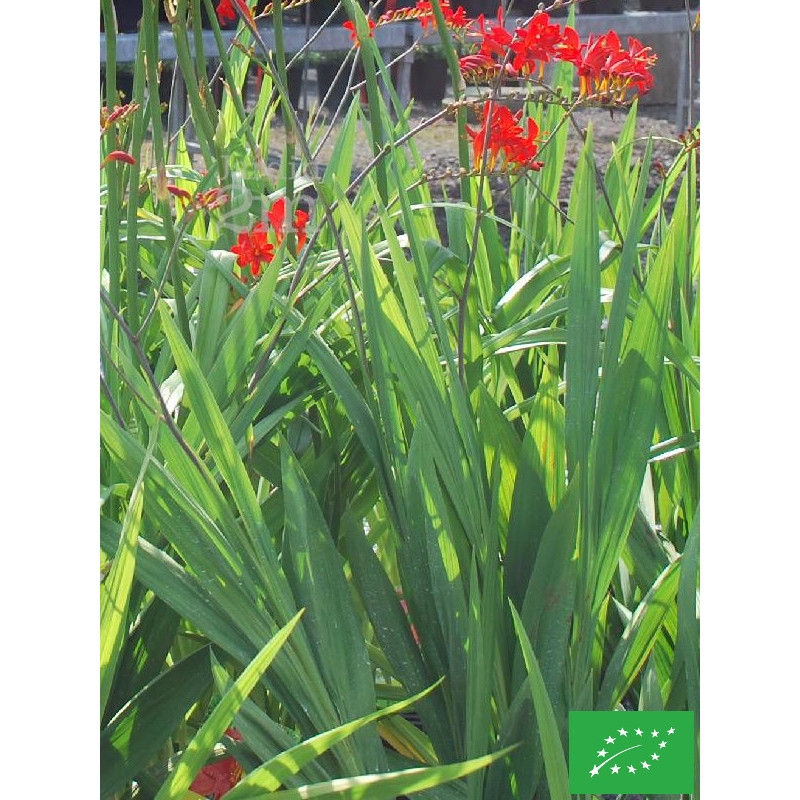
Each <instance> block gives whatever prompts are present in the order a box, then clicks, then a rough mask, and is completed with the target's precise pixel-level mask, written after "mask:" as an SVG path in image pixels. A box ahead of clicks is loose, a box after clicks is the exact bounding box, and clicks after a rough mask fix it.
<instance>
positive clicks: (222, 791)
mask: <svg viewBox="0 0 800 800" xmlns="http://www.w3.org/2000/svg"><path fill="white" fill-rule="evenodd" d="M225 734H226V735H227V736H230V737H231V738H232V739H235V740H236V741H242V735H241V734H240V733H239V731H237V730H236V729H235V728H228V730H226V731H225ZM242 774H243V773H242V768H241V767H240V766H239V762H238V761H237V760H236V759H235V758H234V757H233V756H228V757H227V758H223V759H221V760H219V761H215V762H214V763H213V764H207V765H206V766H205V767H203V768H202V769H201V770H200V772H199V773H198V775H197V777H196V778H195V779H194V781H193V782H192V785H191V786H190V787H189V789H190V790H191V791H193V792H196V793H197V794H202V795H204V796H206V797H209V796H210V797H211V798H212V800H219V798H221V797H224V796H225V795H226V794H227V793H228V792H229V791H230V790H231V789H233V787H234V786H236V784H237V783H239V781H240V780H241V779H242Z"/></svg>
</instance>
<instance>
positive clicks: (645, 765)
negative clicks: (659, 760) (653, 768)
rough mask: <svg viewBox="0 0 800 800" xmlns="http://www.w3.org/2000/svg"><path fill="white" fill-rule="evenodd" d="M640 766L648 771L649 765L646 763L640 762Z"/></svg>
mask: <svg viewBox="0 0 800 800" xmlns="http://www.w3.org/2000/svg"><path fill="white" fill-rule="evenodd" d="M642 766H643V767H644V768H645V769H650V765H649V764H648V763H647V762H646V761H642Z"/></svg>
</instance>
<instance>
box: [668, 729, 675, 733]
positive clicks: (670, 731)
mask: <svg viewBox="0 0 800 800" xmlns="http://www.w3.org/2000/svg"><path fill="white" fill-rule="evenodd" d="M667 733H675V728H670V729H669V730H668V731H667Z"/></svg>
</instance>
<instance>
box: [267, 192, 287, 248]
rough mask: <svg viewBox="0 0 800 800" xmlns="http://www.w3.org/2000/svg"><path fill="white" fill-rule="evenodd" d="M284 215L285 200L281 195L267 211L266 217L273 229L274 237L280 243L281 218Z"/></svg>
mask: <svg viewBox="0 0 800 800" xmlns="http://www.w3.org/2000/svg"><path fill="white" fill-rule="evenodd" d="M285 217H286V201H285V200H284V199H283V198H282V197H281V198H279V199H278V200H276V201H275V202H274V203H273V204H272V207H271V208H270V210H269V211H268V212H267V219H268V220H269V224H270V225H271V226H272V230H273V231H275V238H276V239H277V241H278V244H280V243H281V242H282V241H283V220H284V219H285Z"/></svg>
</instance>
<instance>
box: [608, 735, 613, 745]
mask: <svg viewBox="0 0 800 800" xmlns="http://www.w3.org/2000/svg"><path fill="white" fill-rule="evenodd" d="M613 743H614V740H613V739H612V738H611V737H610V736H609V737H608V739H606V744H613Z"/></svg>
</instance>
